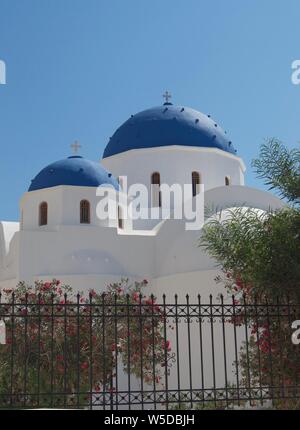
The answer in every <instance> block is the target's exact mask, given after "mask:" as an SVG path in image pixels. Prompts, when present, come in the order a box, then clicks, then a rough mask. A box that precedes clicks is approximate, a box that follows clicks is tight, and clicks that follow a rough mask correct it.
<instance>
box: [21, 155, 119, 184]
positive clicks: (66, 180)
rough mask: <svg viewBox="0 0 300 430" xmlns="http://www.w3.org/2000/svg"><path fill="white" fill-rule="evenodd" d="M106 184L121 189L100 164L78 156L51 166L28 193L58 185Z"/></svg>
mask: <svg viewBox="0 0 300 430" xmlns="http://www.w3.org/2000/svg"><path fill="white" fill-rule="evenodd" d="M104 184H108V185H110V186H113V187H114V188H115V189H117V190H118V189H119V184H118V181H117V180H116V179H115V178H114V177H113V176H112V174H111V173H108V172H107V171H106V170H105V169H104V168H103V167H102V166H101V165H100V164H99V163H95V162H94V161H90V160H86V159H85V158H82V157H80V156H77V155H76V156H72V157H69V158H66V159H64V160H60V161H56V162H55V163H52V164H49V166H47V167H45V168H44V169H43V170H41V171H40V173H38V174H37V176H36V177H35V178H34V179H33V180H32V182H31V185H30V187H29V189H28V191H35V190H41V189H43V188H51V187H56V186H58V185H73V186H77V187H98V186H99V185H104Z"/></svg>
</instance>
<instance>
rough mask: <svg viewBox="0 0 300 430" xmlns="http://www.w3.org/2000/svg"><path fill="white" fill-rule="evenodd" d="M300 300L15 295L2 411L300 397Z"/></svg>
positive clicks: (10, 304) (0, 356)
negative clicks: (298, 336)
mask: <svg viewBox="0 0 300 430" xmlns="http://www.w3.org/2000/svg"><path fill="white" fill-rule="evenodd" d="M298 319H300V309H299V304H295V303H292V302H291V301H289V300H288V299H286V300H279V299H277V300H275V301H273V302H272V303H269V302H267V301H265V300H262V299H261V300H259V301H258V300H253V301H252V302H250V301H247V299H246V298H245V297H244V298H242V299H239V300H238V299H237V298H236V297H232V298H229V299H224V297H222V296H221V297H220V298H218V299H213V298H212V296H210V297H209V300H207V301H203V300H202V299H201V297H200V296H198V297H197V298H196V300H192V299H191V298H190V297H189V296H186V297H185V298H184V300H181V299H180V300H179V299H178V297H177V296H175V297H173V299H172V301H170V300H169V299H168V300H167V299H166V296H162V300H161V301H160V302H159V303H158V302H156V300H155V299H154V298H151V299H150V300H149V299H148V300H145V299H144V298H143V297H142V296H141V295H139V296H137V297H134V299H133V300H132V298H129V296H125V297H123V298H121V299H120V297H117V296H115V297H112V296H109V297H107V296H106V295H102V296H99V297H98V298H95V297H93V296H92V295H90V296H89V298H88V299H87V300H83V299H82V297H81V296H80V295H78V296H77V297H75V298H74V299H71V298H68V297H67V296H66V295H65V296H64V298H63V300H60V301H59V302H57V301H55V299H54V298H52V299H51V300H49V301H47V302H44V301H43V300H42V299H41V297H35V298H34V299H31V298H30V297H29V296H28V295H25V296H24V298H23V299H21V300H20V298H17V297H15V296H14V294H12V295H11V296H10V297H9V299H8V300H7V298H6V300H3V298H2V301H1V302H0V320H1V324H0V328H1V330H2V332H1V333H0V337H1V341H2V344H0V408H40V407H47V408H48V407H49V408H89V409H107V410H112V409H114V410H117V409H201V408H204V409H205V408H230V407H235V406H241V407H243V406H244V405H245V404H246V402H247V404H248V405H255V404H263V403H264V402H265V401H266V400H272V401H273V402H294V403H296V402H298V401H300V400H299V399H300V389H299V388H300V387H299V376H300V364H299V363H300V360H299V358H300V354H299V351H300V349H299V348H300V345H299V346H298V345H297V342H294V343H293V342H292V338H291V336H292V333H293V331H295V330H293V329H292V323H293V321H295V320H298Z"/></svg>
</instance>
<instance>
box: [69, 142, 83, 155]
mask: <svg viewBox="0 0 300 430" xmlns="http://www.w3.org/2000/svg"><path fill="white" fill-rule="evenodd" d="M71 148H72V151H73V153H74V154H77V152H78V150H79V149H80V148H81V145H80V143H79V142H78V141H77V140H75V142H74V143H72V145H71Z"/></svg>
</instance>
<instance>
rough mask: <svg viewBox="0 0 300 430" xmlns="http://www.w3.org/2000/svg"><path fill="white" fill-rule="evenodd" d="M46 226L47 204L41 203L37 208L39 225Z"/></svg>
mask: <svg viewBox="0 0 300 430" xmlns="http://www.w3.org/2000/svg"><path fill="white" fill-rule="evenodd" d="M47 224H48V204H47V203H46V202H43V203H41V204H40V207H39V225H47Z"/></svg>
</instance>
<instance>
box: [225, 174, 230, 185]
mask: <svg viewBox="0 0 300 430" xmlns="http://www.w3.org/2000/svg"><path fill="white" fill-rule="evenodd" d="M225 185H230V178H229V176H225Z"/></svg>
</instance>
